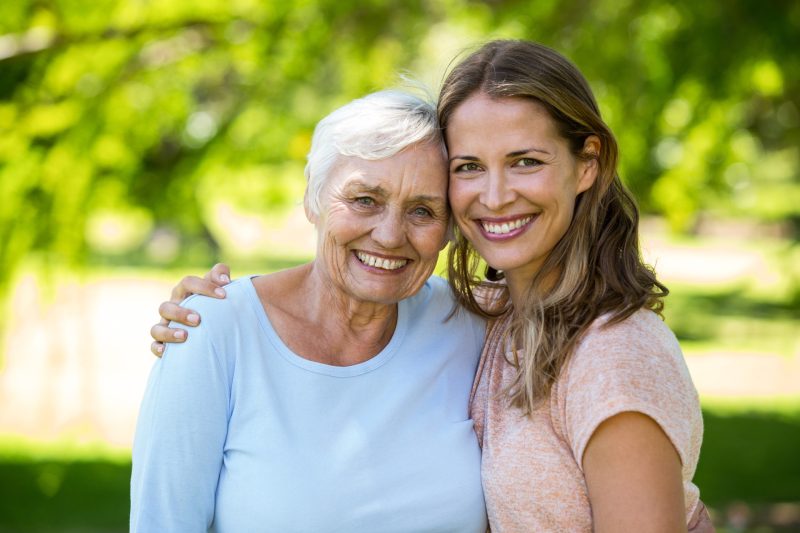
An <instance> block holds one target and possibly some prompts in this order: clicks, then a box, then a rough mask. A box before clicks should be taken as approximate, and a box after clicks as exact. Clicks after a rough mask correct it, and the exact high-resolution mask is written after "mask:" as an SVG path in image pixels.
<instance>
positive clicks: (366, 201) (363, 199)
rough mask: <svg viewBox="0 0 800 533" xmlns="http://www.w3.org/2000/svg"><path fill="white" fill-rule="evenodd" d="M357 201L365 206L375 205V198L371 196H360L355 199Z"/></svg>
mask: <svg viewBox="0 0 800 533" xmlns="http://www.w3.org/2000/svg"><path fill="white" fill-rule="evenodd" d="M355 203H357V204H358V205H363V206H365V207H371V206H373V205H375V200H374V199H372V198H370V197H369V196H359V197H358V198H356V199H355Z"/></svg>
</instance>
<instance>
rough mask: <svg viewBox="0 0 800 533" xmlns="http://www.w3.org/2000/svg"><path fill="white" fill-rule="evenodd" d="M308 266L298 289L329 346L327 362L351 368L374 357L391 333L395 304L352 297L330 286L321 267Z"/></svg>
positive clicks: (310, 315) (383, 346)
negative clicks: (329, 360)
mask: <svg viewBox="0 0 800 533" xmlns="http://www.w3.org/2000/svg"><path fill="white" fill-rule="evenodd" d="M308 266H309V268H308V271H307V273H306V276H305V277H304V280H303V282H302V283H301V290H300V292H301V294H302V296H303V302H304V304H303V307H304V308H305V310H306V313H307V314H306V316H307V318H308V320H309V321H310V322H311V323H313V324H315V325H317V326H318V327H319V334H320V335H322V336H324V337H325V343H326V345H327V346H329V347H330V349H329V350H326V351H327V352H328V355H329V356H330V357H331V359H332V361H331V362H330V363H331V364H339V365H352V364H357V363H360V362H363V361H366V360H368V359H370V358H372V357H374V356H375V355H377V354H378V353H379V352H380V351H381V350H383V348H385V347H386V345H387V344H388V343H389V341H390V340H391V338H392V335H393V334H394V330H395V326H396V324H397V304H396V303H392V304H383V303H377V302H368V301H363V300H359V299H356V298H353V297H351V296H349V295H347V294H345V293H343V292H342V291H341V290H339V289H338V288H337V287H336V285H335V284H333V283H331V281H330V277H329V276H327V275H326V273H325V269H324V268H320V267H319V266H318V265H317V264H316V263H311V264H310V265H308ZM342 354H345V355H342ZM343 359H346V360H343Z"/></svg>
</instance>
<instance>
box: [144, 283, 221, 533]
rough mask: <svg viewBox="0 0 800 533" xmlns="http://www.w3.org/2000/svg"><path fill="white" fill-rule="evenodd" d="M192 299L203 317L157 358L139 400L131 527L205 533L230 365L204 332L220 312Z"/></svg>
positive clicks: (216, 472) (212, 503) (214, 485)
mask: <svg viewBox="0 0 800 533" xmlns="http://www.w3.org/2000/svg"><path fill="white" fill-rule="evenodd" d="M191 303H192V304H193V305H194V306H196V307H197V308H198V309H200V310H202V311H203V312H204V313H205V314H206V315H207V320H206V323H204V324H203V325H202V326H200V327H198V328H196V329H195V330H193V331H192V337H191V339H188V340H187V342H186V343H184V344H173V345H170V347H169V348H168V349H167V350H166V351H165V353H164V357H163V358H162V359H160V360H157V361H156V362H155V363H154V365H153V369H152V371H151V374H150V378H149V381H148V384H147V390H146V392H145V396H144V400H143V401H142V406H141V410H140V413H139V420H138V422H137V428H136V437H135V439H134V445H133V471H132V476H131V515H130V530H131V531H132V532H151V531H206V530H207V528H208V527H209V526H210V524H211V523H212V521H213V518H214V509H215V494H216V490H217V482H218V480H219V475H220V470H221V467H222V458H223V451H224V444H225V437H226V434H227V429H228V416H229V412H228V410H229V398H230V386H229V382H230V379H229V378H230V376H229V374H230V370H229V368H228V365H227V364H226V362H225V360H223V359H222V358H221V354H219V353H217V350H216V349H215V347H214V344H213V342H212V339H211V335H210V333H209V330H210V329H211V328H212V326H213V327H214V329H216V330H219V329H220V328H222V329H224V328H225V327H226V326H225V324H224V323H223V324H219V323H220V322H223V321H224V315H225V313H222V312H220V310H219V308H217V309H214V308H213V307H212V305H210V304H220V303H221V302H216V301H212V300H208V299H192V301H191Z"/></svg>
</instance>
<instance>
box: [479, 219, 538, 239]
mask: <svg viewBox="0 0 800 533" xmlns="http://www.w3.org/2000/svg"><path fill="white" fill-rule="evenodd" d="M533 218H534V217H533V216H532V215H528V216H526V217H522V218H518V219H516V220H506V221H504V222H486V221H484V220H481V221H479V223H480V225H481V227H482V228H483V231H485V232H486V233H488V234H490V235H508V234H510V233H511V232H513V231H515V230H518V229H520V228H522V227H523V226H527V225H528V224H529V223H530V221H531V220H533Z"/></svg>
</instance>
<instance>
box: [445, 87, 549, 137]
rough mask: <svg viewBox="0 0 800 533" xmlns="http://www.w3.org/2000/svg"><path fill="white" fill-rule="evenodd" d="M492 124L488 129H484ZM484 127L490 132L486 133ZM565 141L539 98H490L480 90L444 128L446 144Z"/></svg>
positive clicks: (456, 112)
mask: <svg viewBox="0 0 800 533" xmlns="http://www.w3.org/2000/svg"><path fill="white" fill-rule="evenodd" d="M487 128H491V129H487ZM487 131H490V132H491V135H487V134H486V133H487ZM526 140H531V141H533V140H535V141H538V142H548V143H559V141H562V142H565V139H563V138H562V137H561V136H560V135H559V133H558V129H557V127H556V123H555V121H554V120H553V118H552V117H551V116H550V113H548V112H547V110H546V109H545V107H544V106H543V105H542V104H540V103H539V102H537V101H535V100H532V99H529V98H522V97H504V98H493V97H490V96H487V95H485V94H482V93H478V94H475V95H473V96H470V97H469V98H467V99H466V100H465V101H464V102H463V103H462V104H461V105H459V106H458V107H457V108H456V109H455V111H454V112H453V115H452V117H451V119H450V122H449V125H448V128H447V143H448V147H449V148H450V149H451V150H453V148H454V146H453V145H454V144H455V145H458V144H463V143H468V144H470V145H473V146H475V147H480V146H482V145H489V144H492V143H497V142H504V141H505V142H512V143H517V142H523V143H524V142H525V141H526Z"/></svg>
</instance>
